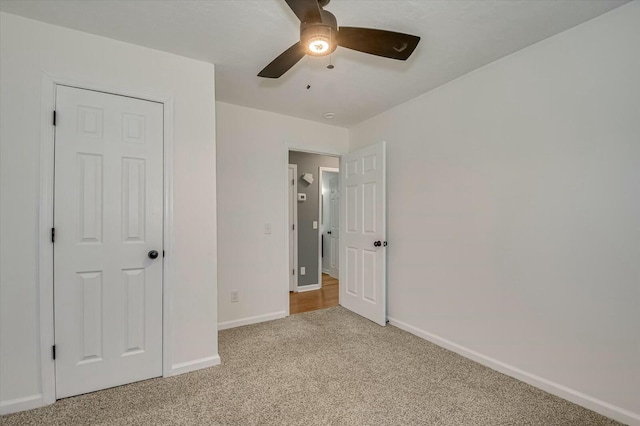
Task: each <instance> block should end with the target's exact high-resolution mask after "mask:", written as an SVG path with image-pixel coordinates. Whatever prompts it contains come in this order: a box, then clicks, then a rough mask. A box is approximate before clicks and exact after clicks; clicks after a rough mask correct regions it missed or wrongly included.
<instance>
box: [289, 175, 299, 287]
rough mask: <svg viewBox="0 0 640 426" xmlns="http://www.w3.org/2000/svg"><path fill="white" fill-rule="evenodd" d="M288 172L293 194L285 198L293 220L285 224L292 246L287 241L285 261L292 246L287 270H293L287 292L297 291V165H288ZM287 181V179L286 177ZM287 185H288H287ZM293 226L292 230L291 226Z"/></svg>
mask: <svg viewBox="0 0 640 426" xmlns="http://www.w3.org/2000/svg"><path fill="white" fill-rule="evenodd" d="M288 169H289V170H293V194H292V195H291V196H289V194H287V198H288V199H289V208H290V209H291V206H292V205H293V218H291V217H289V223H288V224H287V229H288V230H289V232H291V231H295V232H293V244H292V243H291V240H289V250H290V251H289V256H287V259H291V246H293V265H291V264H289V270H291V269H292V268H293V270H292V271H291V275H289V277H290V278H291V277H292V276H293V285H291V284H289V291H295V292H297V291H298V273H297V271H298V165H297V164H289V168H288ZM287 180H289V178H288V177H287ZM287 185H288V183H287ZM292 225H293V229H291V226H292Z"/></svg>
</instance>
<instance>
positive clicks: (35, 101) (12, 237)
mask: <svg viewBox="0 0 640 426" xmlns="http://www.w3.org/2000/svg"><path fill="white" fill-rule="evenodd" d="M0 30H1V33H0V43H1V44H0V48H1V50H0V52H1V61H0V62H1V64H0V66H1V68H0V76H1V77H0V90H1V98H2V99H1V104H0V107H1V110H0V112H1V114H0V118H1V133H0V137H1V138H0V140H1V144H0V157H1V158H0V176H1V182H0V187H1V193H0V213H1V218H0V234H1V241H0V278H1V280H0V298H1V300H0V309H1V310H0V400H1V401H2V411H3V412H7V411H12V410H14V409H16V408H26V407H27V406H33V405H37V404H39V403H40V402H41V399H39V398H41V397H42V395H41V393H42V383H41V378H40V367H39V365H40V364H39V362H40V361H39V357H40V350H39V318H38V282H37V279H38V276H37V267H38V258H37V244H38V241H39V237H40V236H39V235H38V233H37V231H38V208H39V205H38V197H39V179H40V176H39V170H40V164H39V152H40V132H41V122H40V109H41V98H42V91H43V90H49V88H48V87H41V80H42V76H43V72H46V73H49V74H52V75H54V76H58V77H64V78H68V79H74V80H79V81H82V82H87V83H95V84H97V85H99V86H100V87H105V88H109V89H112V90H118V89H121V90H123V91H132V92H136V93H143V94H144V93H148V94H150V95H153V96H162V97H172V98H173V101H174V120H173V123H172V124H173V135H174V153H173V154H174V160H173V165H174V176H173V177H174V181H173V189H174V208H173V226H174V236H173V240H174V251H173V253H167V256H168V258H167V260H170V261H171V262H172V265H173V276H172V277H168V278H170V283H171V288H172V290H171V293H170V294H171V297H172V299H171V307H170V311H171V321H172V329H171V330H170V334H171V336H172V339H171V341H170V342H168V343H169V344H170V347H171V348H172V352H171V353H170V354H169V356H170V360H168V361H169V363H170V365H171V366H172V367H173V368H174V370H172V371H173V372H178V371H184V369H189V368H197V367H199V366H203V365H205V364H207V363H211V362H213V361H214V360H215V359H216V357H217V352H218V351H217V328H216V321H217V300H216V297H217V292H216V274H217V271H216V256H217V253H216V193H215V188H216V161H215V155H216V154H215V137H216V135H215V94H214V68H213V65H211V64H206V63H203V62H198V61H194V60H190V59H186V58H182V57H179V56H175V55H171V54H167V53H163V52H159V51H155V50H151V49H147V48H142V47H138V46H134V45H130V44H126V43H121V42H117V41H114V40H110V39H106V38H102V37H97V36H93V35H89V34H85V33H81V32H77V31H72V30H68V29H63V28H60V27H55V26H51V25H47V24H43V23H40V22H37V21H33V20H28V19H24V18H21V17H17V16H14V15H9V14H5V13H0ZM46 119H47V120H48V119H49V117H48V116H47V118H46ZM45 124H46V123H45ZM168 124H170V123H168ZM43 350H44V351H49V350H50V348H44V349H43ZM185 363H187V364H186V365H185ZM180 367H183V368H180ZM25 404H26V405H25Z"/></svg>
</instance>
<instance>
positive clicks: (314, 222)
mask: <svg viewBox="0 0 640 426" xmlns="http://www.w3.org/2000/svg"><path fill="white" fill-rule="evenodd" d="M312 226H313V229H318V221H317V220H314V221H313V224H312Z"/></svg>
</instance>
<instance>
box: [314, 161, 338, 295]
mask: <svg viewBox="0 0 640 426" xmlns="http://www.w3.org/2000/svg"><path fill="white" fill-rule="evenodd" d="M324 172H331V173H337V174H338V185H340V169H339V168H338V167H318V185H319V188H318V218H320V221H319V222H320V224H319V226H318V285H320V288H322V225H323V224H324V213H323V211H322V204H323V202H322V201H323V200H322V174H323V173H324ZM338 282H340V281H338Z"/></svg>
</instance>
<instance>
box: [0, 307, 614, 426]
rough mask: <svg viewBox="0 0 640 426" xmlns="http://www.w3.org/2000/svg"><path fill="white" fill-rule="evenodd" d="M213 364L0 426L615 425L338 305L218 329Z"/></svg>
mask: <svg viewBox="0 0 640 426" xmlns="http://www.w3.org/2000/svg"><path fill="white" fill-rule="evenodd" d="M220 355H221V357H222V361H223V364H222V365H221V366H218V367H213V368H209V369H206V370H201V371H197V372H194V373H190V374H186V375H182V376H178V377H172V378H169V379H153V380H147V381H145V382H140V383H135V384H131V385H127V386H121V387H118V388H113V389H108V390H104V391H101V392H95V393H92V394H87V395H82V396H78V397H74V398H68V399H64V400H61V401H58V402H56V403H55V404H54V405H51V406H48V407H44V408H40V409H37V410H32V411H28V412H24V413H18V414H14V415H9V416H4V417H0V424H3V425H45V424H56V425H89V424H104V425H107V424H108V425H160V424H182V425H215V424H224V425H329V424H331V425H611V424H619V423H616V422H614V421H612V420H609V419H607V418H605V417H602V416H600V415H598V414H596V413H594V412H592V411H589V410H586V409H584V408H581V407H579V406H577V405H574V404H572V403H570V402H567V401H565V400H562V399H560V398H557V397H554V396H552V395H550V394H548V393H545V392H543V391H541V390H538V389H536V388H533V387H531V386H529V385H527V384H524V383H522V382H519V381H517V380H515V379H512V378H509V377H507V376H504V375H502V374H500V373H497V372H495V371H492V370H490V369H488V368H485V367H483V366H481V365H479V364H477V363H475V362H472V361H469V360H467V359H465V358H462V357H460V356H458V355H456V354H454V353H452V352H449V351H447V350H445V349H441V348H439V347H437V346H435V345H433V344H431V343H428V342H426V341H424V340H422V339H419V338H417V337H414V336H412V335H410V334H408V333H405V332H404V331H401V330H399V329H397V328H395V327H391V326H388V327H379V326H377V325H375V324H373V323H371V322H369V321H367V320H365V319H362V318H360V317H358V316H357V315H354V314H352V313H350V312H349V311H347V310H345V309H343V308H341V307H337V308H331V309H326V310H322V311H315V312H310V313H306V314H299V315H294V316H291V317H288V318H285V319H282V320H277V321H272V322H268V323H262V324H257V325H253V326H247V327H241V328H236V329H232V330H226V331H222V332H220Z"/></svg>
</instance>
